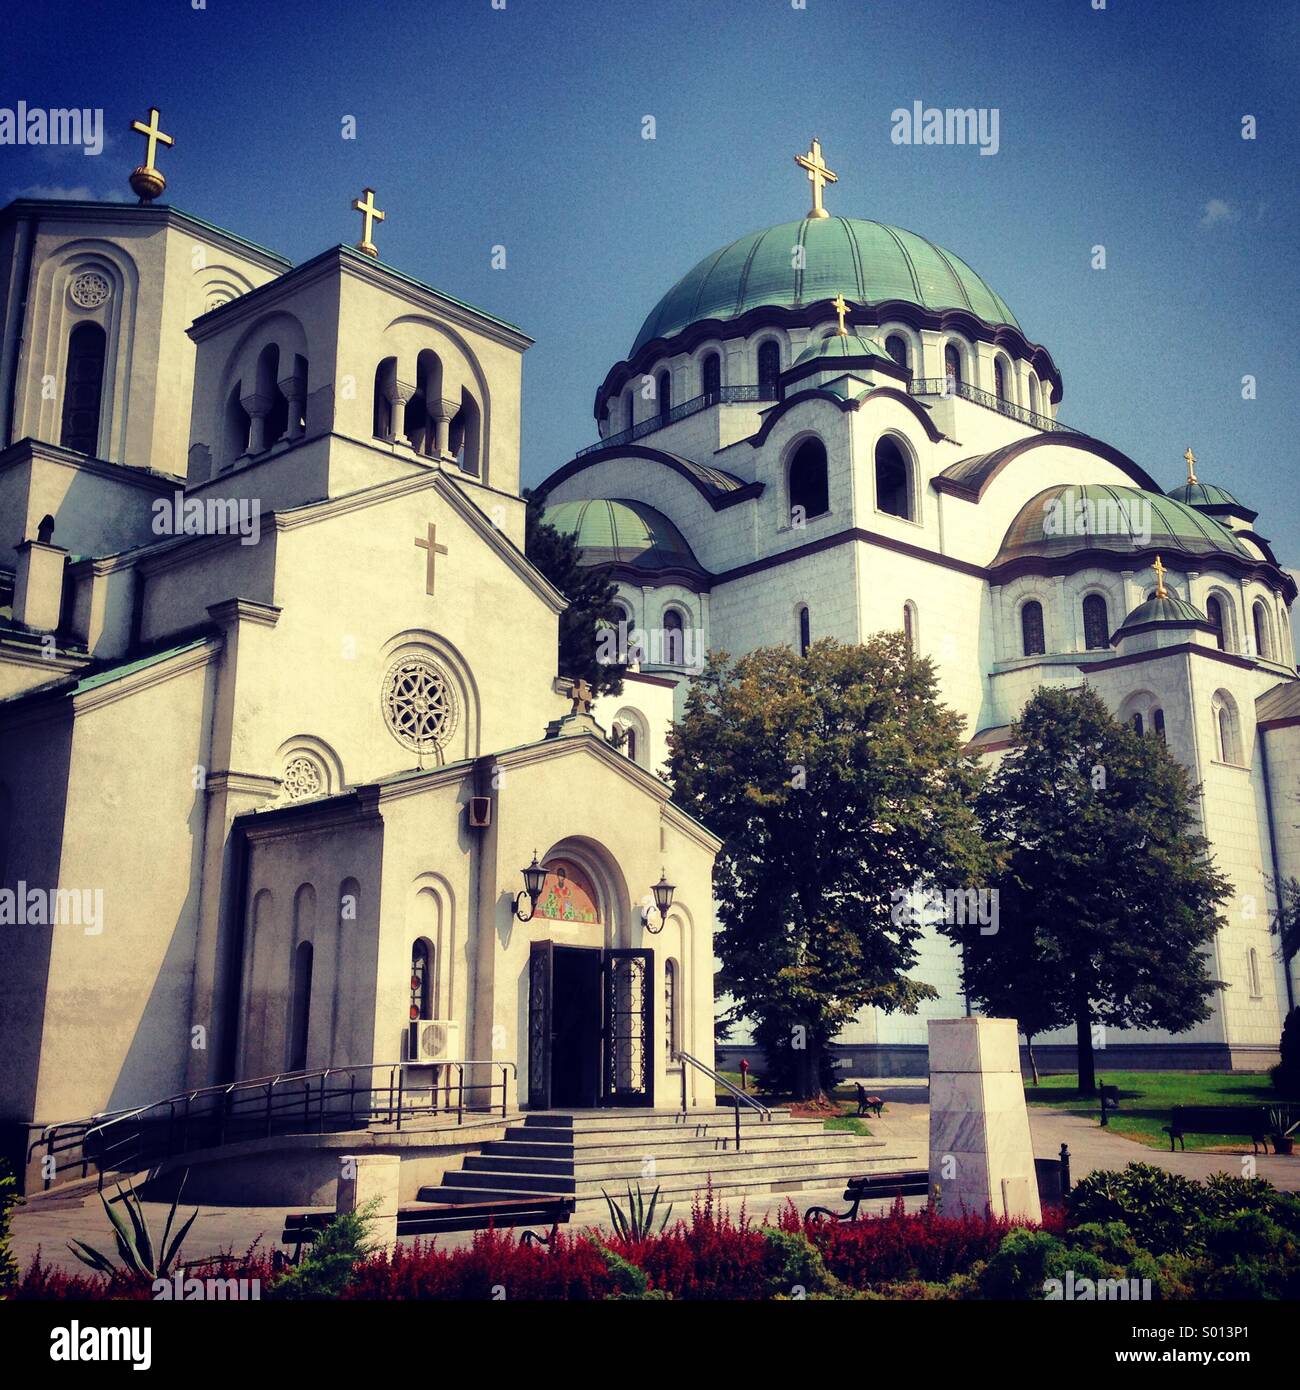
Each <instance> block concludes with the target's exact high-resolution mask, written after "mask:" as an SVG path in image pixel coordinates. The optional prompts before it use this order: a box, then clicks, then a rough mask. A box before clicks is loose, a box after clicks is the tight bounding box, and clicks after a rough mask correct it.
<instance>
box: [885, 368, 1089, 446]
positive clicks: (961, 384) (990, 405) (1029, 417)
mask: <svg viewBox="0 0 1300 1390" xmlns="http://www.w3.org/2000/svg"><path fill="white" fill-rule="evenodd" d="M907 390H908V393H909V394H910V395H913V396H960V397H961V398H962V400H964V401H971V402H973V403H974V404H975V405H982V406H983V407H984V408H985V409H986V410H996V411H997V413H998V414H999V415H1006V416H1008V417H1009V418H1010V419H1012V420H1019V421H1020V423H1021V424H1022V425H1032V426H1033V428H1034V429H1036V430H1043V431H1045V432H1048V433H1052V432H1060V433H1064V434H1073V433H1074V431H1073V430H1072V429H1071V428H1070V426H1069V425H1063V424H1062V423H1061V422H1060V421H1059V420H1053V419H1052V418H1051V416H1049V415H1039V414H1038V412H1037V411H1034V410H1029V409H1027V408H1026V407H1025V406H1023V405H1016V404H1015V402H1014V401H1004V400H1002V399H1001V398H1000V397H998V396H995V395H994V394H993V393H992V392H991V391H984V390H981V389H980V387H978V386H972V385H971V384H970V382H968V381H958V380H956V378H954V377H947V376H927V377H919V378H918V379H917V380H915V381H909V382H908V384H907Z"/></svg>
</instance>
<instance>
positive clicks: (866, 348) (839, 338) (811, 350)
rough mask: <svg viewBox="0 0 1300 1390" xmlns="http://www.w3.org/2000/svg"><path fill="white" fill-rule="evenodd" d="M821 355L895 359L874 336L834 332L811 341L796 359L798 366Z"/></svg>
mask: <svg viewBox="0 0 1300 1390" xmlns="http://www.w3.org/2000/svg"><path fill="white" fill-rule="evenodd" d="M819 357H883V358H884V359H885V361H886V362H892V361H893V360H894V359H893V358H892V357H890V355H889V354H888V353H887V352H886V351H885V349H884V348H882V347H881V346H880V344H879V343H878V342H876V340H875V339H874V338H864V337H862V336H861V335H860V334H858V333H832V334H831V335H830V337H828V338H822V339H821V340H820V341H818V342H815V343H809V344H808V346H807V347H806V348H804V350H803V351H802V352H801V353H800V354H799V356H798V357H796V358H795V359H794V365H795V366H796V367H797V366H798V365H799V364H800V363H801V362H815V361H816V360H817V359H818V358H819Z"/></svg>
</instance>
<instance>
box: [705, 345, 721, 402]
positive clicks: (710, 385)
mask: <svg viewBox="0 0 1300 1390" xmlns="http://www.w3.org/2000/svg"><path fill="white" fill-rule="evenodd" d="M700 387H701V389H702V391H703V393H704V395H706V396H716V395H717V394H718V393H719V392H720V391H721V390H722V359H721V358H720V357H719V356H718V354H717V353H716V352H710V353H707V354H706V355H705V358H704V361H703V362H702V363H701V364H700Z"/></svg>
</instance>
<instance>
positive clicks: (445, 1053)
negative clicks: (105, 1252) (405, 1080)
mask: <svg viewBox="0 0 1300 1390" xmlns="http://www.w3.org/2000/svg"><path fill="white" fill-rule="evenodd" d="M407 1029H408V1032H407V1048H406V1054H407V1061H409V1062H418V1063H421V1064H424V1065H434V1064H436V1063H439V1062H455V1061H457V1060H458V1059H459V1058H460V1022H459V1020H454V1019H449V1018H422V1019H417V1020H416V1021H414V1022H412V1023H409V1024H408V1025H407Z"/></svg>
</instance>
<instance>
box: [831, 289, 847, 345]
mask: <svg viewBox="0 0 1300 1390" xmlns="http://www.w3.org/2000/svg"><path fill="white" fill-rule="evenodd" d="M831 308H832V309H834V310H835V313H836V315H837V316H838V317H839V321H840V337H841V338H844V337H847V336H848V332H849V330H848V329H847V328H846V327H845V326H844V319H845V316H846V315H847V314H848V312H849V305H848V300H846V299H845V298H844V296H843V295H842V294H837V295H836V296H835V298H834V299H832V300H831Z"/></svg>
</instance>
